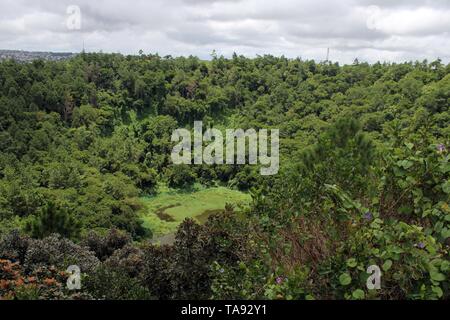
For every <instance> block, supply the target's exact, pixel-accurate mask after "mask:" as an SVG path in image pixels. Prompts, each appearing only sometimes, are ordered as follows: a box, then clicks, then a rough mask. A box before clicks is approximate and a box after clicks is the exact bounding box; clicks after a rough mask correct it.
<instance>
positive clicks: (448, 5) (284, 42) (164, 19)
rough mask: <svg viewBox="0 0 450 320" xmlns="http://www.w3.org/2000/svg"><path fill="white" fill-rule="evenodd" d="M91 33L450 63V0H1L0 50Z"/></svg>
mask: <svg viewBox="0 0 450 320" xmlns="http://www.w3.org/2000/svg"><path fill="white" fill-rule="evenodd" d="M70 5H77V6H78V7H79V8H80V10H81V29H80V30H72V29H73V28H74V27H75V28H76V27H77V24H76V21H77V20H76V15H71V14H68V11H67V10H68V7H69V6H70ZM71 12H74V11H71ZM68 26H69V27H70V28H69V27H68ZM83 41H84V43H85V47H86V51H100V50H102V51H103V52H121V53H132V54H136V53H138V51H139V50H140V49H142V50H143V51H144V52H145V53H159V54H160V55H168V54H170V55H173V56H178V55H191V54H192V55H196V56H199V57H201V58H208V57H210V54H211V52H212V51H213V50H216V51H217V53H218V54H223V55H225V56H230V55H231V54H232V53H233V52H237V53H238V54H244V55H247V56H254V55H256V54H274V55H285V56H288V57H302V58H304V59H316V60H325V58H326V53H327V48H328V47H329V48H330V59H331V60H333V61H339V62H341V63H350V62H352V61H353V60H354V59H355V58H358V59H359V60H362V61H369V62H375V61H378V60H381V61H405V60H416V59H419V60H422V59H429V60H434V59H436V58H438V57H440V58H441V59H442V60H443V61H444V62H447V63H448V62H450V0H273V1H263V0H258V1H257V0H165V1H164V0H147V1H144V0H96V1H94V0H0V49H21V50H33V51H58V52H60V51H71V52H79V51H81V49H82V47H83Z"/></svg>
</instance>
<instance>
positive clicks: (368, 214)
mask: <svg viewBox="0 0 450 320" xmlns="http://www.w3.org/2000/svg"><path fill="white" fill-rule="evenodd" d="M364 219H366V220H367V221H370V220H372V219H373V215H372V212H370V211H367V212H366V214H364Z"/></svg>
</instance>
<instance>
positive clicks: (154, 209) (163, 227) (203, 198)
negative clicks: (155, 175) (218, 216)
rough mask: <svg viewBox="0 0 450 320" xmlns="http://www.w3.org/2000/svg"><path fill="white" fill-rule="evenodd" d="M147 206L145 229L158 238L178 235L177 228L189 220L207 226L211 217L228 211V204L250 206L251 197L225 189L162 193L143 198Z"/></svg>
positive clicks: (144, 220) (164, 191)
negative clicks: (185, 220) (225, 210)
mask: <svg viewBox="0 0 450 320" xmlns="http://www.w3.org/2000/svg"><path fill="white" fill-rule="evenodd" d="M141 200H142V201H143V203H144V205H145V209H144V213H143V218H142V219H143V223H144V227H146V228H149V229H150V230H152V232H153V233H154V235H155V236H161V235H165V234H170V233H172V232H175V230H176V228H177V226H178V225H179V224H180V223H181V222H183V220H184V219H186V218H193V219H195V220H197V221H198V222H199V223H204V222H205V221H206V220H207V218H208V216H209V214H211V213H214V212H218V211H220V210H223V209H224V208H225V205H226V204H227V203H230V204H234V205H237V206H246V205H248V204H249V203H250V201H251V197H250V195H249V194H246V193H243V192H239V191H236V190H231V189H228V188H225V187H217V188H210V189H201V188H200V189H199V188H196V189H193V190H189V191H176V190H171V189H167V188H166V189H163V190H161V191H160V192H159V193H158V194H157V195H155V196H148V197H143V198H141Z"/></svg>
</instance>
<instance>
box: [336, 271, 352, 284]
mask: <svg viewBox="0 0 450 320" xmlns="http://www.w3.org/2000/svg"><path fill="white" fill-rule="evenodd" d="M339 282H340V283H341V285H343V286H348V285H349V284H350V283H351V282H352V277H350V275H349V274H348V273H343V274H341V275H340V276H339Z"/></svg>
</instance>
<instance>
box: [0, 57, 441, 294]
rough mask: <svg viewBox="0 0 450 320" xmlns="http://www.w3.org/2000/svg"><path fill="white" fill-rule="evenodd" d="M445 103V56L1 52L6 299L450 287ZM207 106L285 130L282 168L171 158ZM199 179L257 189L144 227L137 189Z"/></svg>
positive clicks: (222, 124)
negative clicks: (341, 59)
mask: <svg viewBox="0 0 450 320" xmlns="http://www.w3.org/2000/svg"><path fill="white" fill-rule="evenodd" d="M449 105H450V65H445V64H443V63H442V62H441V61H440V60H437V61H434V62H427V61H424V62H408V63H400V64H390V63H375V64H367V63H361V62H358V61H355V62H354V63H353V64H352V65H344V66H341V65H339V64H337V63H331V62H321V63H317V62H314V61H304V60H301V59H287V58H284V57H274V56H259V57H256V58H252V59H250V58H246V57H243V56H238V55H234V56H233V57H232V58H229V59H227V58H224V57H221V56H216V55H215V54H214V55H213V56H212V59H211V60H210V61H203V60H200V59H198V58H196V57H187V58H186V57H179V58H173V57H170V56H167V57H160V56H158V55H144V54H141V55H139V56H123V55H119V54H94V53H90V54H87V53H82V54H79V55H77V56H76V57H74V58H71V59H70V60H67V61H59V62H49V61H42V60H37V61H34V62H32V63H17V62H14V61H11V60H6V61H2V62H0V238H1V240H0V298H3V299H186V298H188V299H446V298H447V299H448V298H449V297H450V281H449V279H450V260H449V258H450V253H449V252H450V251H449V250H450V207H449V194H450V178H449V176H450V174H449V173H450V164H449V150H448V149H449V147H450V125H449V124H450V112H449ZM197 120H198V121H200V120H201V121H203V123H204V124H206V125H207V126H208V127H215V128H219V129H221V130H224V129H225V128H244V129H248V128H255V129H272V128H273V129H275V128H276V129H279V130H280V172H279V173H278V175H275V176H261V175H260V173H259V170H258V167H257V166H251V165H243V166H240V165H213V166H208V165H192V166H188V165H181V166H175V165H174V164H172V162H171V158H170V154H171V150H172V148H173V145H174V143H173V142H171V135H172V132H173V131H174V130H175V129H177V128H188V129H192V127H193V123H194V121H197ZM199 185H200V186H202V188H206V189H207V188H211V187H220V188H224V187H226V188H229V189H233V190H239V191H241V192H244V193H246V194H249V195H251V203H250V205H249V206H248V207H240V206H235V205H233V204H227V205H226V206H225V207H224V208H223V210H220V212H215V213H214V214H211V215H210V217H209V219H208V220H207V221H206V222H204V223H202V224H200V223H199V222H198V221H196V220H193V219H186V220H185V221H184V222H182V223H181V224H180V225H179V227H178V229H177V231H176V234H175V236H174V241H173V243H171V244H169V245H159V244H158V243H154V242H152V241H151V240H152V238H153V235H154V233H155V231H156V230H154V229H152V225H146V224H145V223H144V220H143V218H142V211H143V210H144V207H145V204H144V201H143V199H145V197H148V196H152V195H155V194H158V192H159V189H160V188H161V187H167V188H171V189H173V190H178V192H186V190H189V189H191V188H193V187H194V186H199ZM69 265H78V266H79V267H80V268H81V272H82V281H81V283H82V287H81V289H80V290H75V291H70V290H68V289H67V288H66V280H67V278H68V276H69V275H68V273H67V272H65V271H66V269H67V267H68V266H69ZM371 265H377V266H379V267H380V268H381V271H382V276H381V289H379V290H368V289H367V287H366V280H367V278H368V277H369V274H368V273H367V272H366V271H367V268H368V267H369V266H371Z"/></svg>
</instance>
